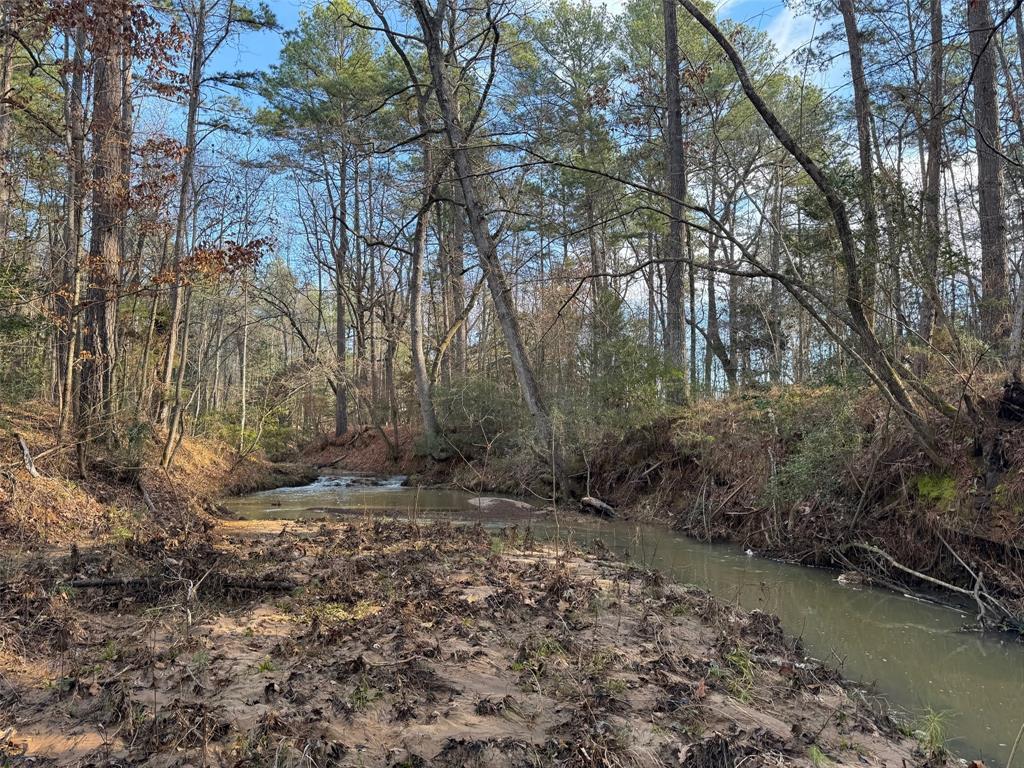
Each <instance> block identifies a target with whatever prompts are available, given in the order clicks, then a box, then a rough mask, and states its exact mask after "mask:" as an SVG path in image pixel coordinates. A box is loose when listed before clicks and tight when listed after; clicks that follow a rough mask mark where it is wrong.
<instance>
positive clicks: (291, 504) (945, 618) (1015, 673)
mask: <svg viewBox="0 0 1024 768" xmlns="http://www.w3.org/2000/svg"><path fill="white" fill-rule="evenodd" d="M402 479H403V478H400V477H395V478H373V477H368V476H358V475H346V476H338V477H322V478H320V479H319V480H317V481H316V482H315V483H313V484H311V485H308V486H303V487H301V488H284V489H279V490H276V491H267V492H263V493H257V494H252V495H250V496H246V497H241V498H237V499H229V500H227V501H226V502H225V503H224V506H225V507H227V508H228V509H230V510H232V511H234V512H236V513H238V514H240V515H242V516H243V517H247V518H256V519H299V518H309V517H317V516H321V515H324V514H332V515H342V514H346V513H347V514H352V513H353V512H355V513H359V512H365V511H367V510H377V511H382V510H393V511H395V512H396V513H398V514H401V515H408V514H410V513H416V514H421V515H423V516H446V517H451V518H453V519H456V520H467V521H472V520H480V521H482V522H483V523H485V524H487V525H510V524H516V525H520V526H524V525H526V524H529V525H531V526H532V527H533V529H534V531H535V532H536V533H537V534H538V535H541V536H543V535H553V534H554V531H555V530H556V528H557V530H558V532H559V534H560V535H561V536H563V537H569V538H571V539H572V540H574V541H577V542H580V543H583V542H586V541H587V540H589V539H592V538H594V537H600V538H601V540H602V541H603V542H604V543H605V544H606V545H608V546H609V547H610V548H612V549H614V550H616V551H619V552H621V553H624V554H626V555H627V556H628V557H629V558H630V559H631V560H633V561H635V562H637V563H639V564H642V565H644V566H646V567H651V568H658V569H660V570H663V571H664V572H665V573H666V574H669V575H671V577H672V578H674V579H675V580H677V581H680V582H685V583H692V584H697V585H699V586H701V587H703V588H705V589H707V590H708V591H710V592H711V593H713V594H714V595H716V596H717V597H719V598H722V599H725V600H729V601H732V602H735V603H737V604H739V605H741V606H743V607H744V608H747V609H753V608H760V609H761V610H764V611H769V612H772V613H775V614H778V616H779V617H780V618H781V619H782V622H783V625H784V626H785V628H786V631H787V632H789V633H790V634H792V635H797V636H800V637H801V638H802V639H803V643H804V646H805V647H806V649H807V651H808V652H809V653H810V654H812V655H813V656H815V657H817V658H820V659H824V660H827V661H829V662H831V663H832V664H834V665H837V666H840V667H841V668H842V670H843V672H844V674H845V675H846V676H847V677H850V678H853V679H855V680H861V681H864V682H868V683H875V684H877V688H878V690H879V691H880V692H882V693H883V694H884V695H885V696H886V698H887V699H888V700H889V701H890V702H891V703H892V704H894V705H896V706H897V707H900V708H902V709H905V710H908V711H911V712H921V711H923V710H925V709H926V708H931V709H932V710H935V711H939V712H946V713H947V724H948V727H947V731H948V733H949V734H950V736H951V737H952V738H953V739H954V741H952V743H951V744H950V746H951V748H952V749H954V751H956V752H958V753H960V754H962V755H964V756H966V757H970V758H984V759H987V760H989V761H990V764H994V765H1005V763H1006V760H1007V758H1008V757H1009V751H1010V742H1012V740H1013V737H1014V736H1015V735H1016V733H1017V730H1018V728H1019V727H1020V725H1021V721H1022V720H1024V645H1021V644H1020V643H1016V642H1014V641H1012V640H1009V639H1005V638H1000V637H996V636H981V635H977V634H972V633H964V632H960V631H959V629H960V627H961V625H962V624H964V623H965V622H967V621H969V620H970V617H968V616H964V615H962V614H960V613H958V612H956V611H953V610H950V609H948V608H942V607H939V606H936V605H932V604H930V603H926V602H922V601H919V600H915V599H912V598H909V597H904V596H902V595H898V594H895V593H892V592H887V591H883V590H878V589H873V588H870V587H851V586H844V585H842V584H839V583H838V582H837V581H836V579H835V574H834V573H832V572H829V571H824V570H818V569H813V568H804V567H800V566H794V565H789V564H786V563H780V562H776V561H773V560H765V559H761V558H758V557H751V556H748V555H747V554H746V553H745V552H744V551H743V550H742V549H740V548H738V547H733V546H729V545H719V544H702V543H700V542H696V541H693V540H691V539H688V538H686V537H684V536H680V535H678V534H674V533H672V532H670V531H667V530H665V529H664V528H659V527H656V526H649V525H638V524H634V523H627V522H620V521H602V520H597V519H594V518H589V517H582V516H578V515H559V516H558V525H557V526H556V525H555V520H554V518H553V517H552V515H551V514H550V513H544V512H542V511H541V510H538V509H534V508H533V507H532V506H531V505H529V504H526V503H525V502H524V501H523V500H514V499H507V498H502V497H480V496H476V495H473V494H470V493H466V492H463V491H454V490H445V489H415V488H407V487H403V486H402V485H401V482H402Z"/></svg>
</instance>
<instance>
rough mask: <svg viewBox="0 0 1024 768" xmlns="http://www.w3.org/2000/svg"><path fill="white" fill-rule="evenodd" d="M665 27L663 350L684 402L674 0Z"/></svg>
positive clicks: (676, 396)
mask: <svg viewBox="0 0 1024 768" xmlns="http://www.w3.org/2000/svg"><path fill="white" fill-rule="evenodd" d="M662 15H663V17H664V19H663V20H664V25H665V99H666V106H667V109H666V113H665V121H666V125H665V166H666V170H667V173H668V179H667V181H668V185H667V186H668V195H669V225H668V242H667V243H666V247H665V259H666V264H665V300H666V303H667V305H668V306H667V307H666V328H665V347H666V350H665V351H666V352H667V354H668V360H669V363H670V364H671V365H672V367H673V368H675V369H676V372H677V378H676V380H674V381H673V382H672V383H671V385H670V387H669V398H670V399H671V400H672V402H675V403H683V402H685V401H686V394H687V393H686V344H685V338H686V335H685V328H684V325H685V323H684V316H685V315H684V308H683V200H684V198H685V197H686V176H685V173H686V171H685V168H684V166H683V124H682V99H681V94H680V92H679V32H678V24H677V22H676V0H662Z"/></svg>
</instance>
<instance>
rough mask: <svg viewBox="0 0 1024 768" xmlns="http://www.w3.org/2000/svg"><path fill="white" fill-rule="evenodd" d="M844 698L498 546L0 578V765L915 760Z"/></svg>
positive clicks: (43, 560) (591, 563)
mask: <svg viewBox="0 0 1024 768" xmlns="http://www.w3.org/2000/svg"><path fill="white" fill-rule="evenodd" d="M862 702H863V697H862V695H861V694H860V692H858V691H857V690H855V689H853V688H851V687H848V686H847V685H846V684H844V683H843V682H842V681H841V680H840V679H839V678H838V676H837V675H835V674H834V673H833V672H832V671H830V670H829V669H827V668H825V667H822V666H820V665H818V664H816V663H812V662H808V661H806V660H805V659H804V658H803V656H802V654H801V653H800V650H799V648H798V647H796V646H795V645H794V644H793V643H792V642H791V641H789V640H787V639H786V638H785V637H784V636H783V634H782V632H781V630H780V628H779V625H778V622H777V621H776V620H775V619H773V618H772V617H770V616H767V615H765V614H761V613H757V612H755V613H750V614H747V613H743V612H740V611H738V610H736V609H733V608H730V607H727V606H725V605H723V604H721V603H719V602H717V601H716V600H714V599H713V598H712V597H710V596H709V595H707V594H706V593H704V592H702V591H700V590H697V589H693V588H682V587H676V586H668V585H665V584H662V583H661V582H660V580H659V579H658V578H657V576H656V575H655V574H652V573H647V572H642V571H637V570H633V569H630V568H628V567H626V566H624V565H623V564H621V563H619V562H615V561H613V560H611V559H608V558H607V557H606V553H604V552H602V551H590V552H578V551H566V550H564V549H559V548H552V546H551V545H544V546H538V545H535V544H534V543H533V542H532V541H531V538H530V536H529V534H528V533H524V532H523V531H517V530H505V531H503V532H501V533H493V532H488V531H486V530H484V529H482V528H479V527H452V526H451V525H450V524H447V523H432V524H429V525H417V524H414V523H411V522H410V523H398V522H382V521H379V520H377V521H374V520H370V519H360V520H354V521H351V522H338V521H334V522H323V523H303V524H294V523H287V524H286V523H280V522H269V523H268V522H240V521H231V522H223V523H221V524H219V525H218V526H217V527H215V528H213V529H211V530H207V531H204V532H202V533H198V534H193V535H190V537H188V538H186V539H181V540H175V539H172V538H154V539H150V540H146V541H140V540H138V539H135V538H133V539H127V540H124V541H121V542H111V543H108V544H102V545H96V546H94V547H91V548H87V547H81V548H78V547H74V548H71V549H66V548H62V549H60V550H53V549H49V550H46V549H44V550H41V551H34V552H31V553H27V552H26V553H21V554H19V553H15V552H7V553H6V554H5V556H4V557H3V570H2V571H0V765H12V766H18V765H61V766H109V765H146V766H185V765H191V766H201V765H230V766H270V765H281V766H286V765H296V766H299V765H302V766H427V765H429V766H548V765H551V766H554V765H559V766H661V765H687V766H740V765H742V766H745V767H747V768H752V767H753V766H768V765H771V766H777V765H798V766H812V765H814V766H821V765H851V766H852V765H878V766H906V765H919V764H923V763H925V762H926V761H927V757H926V756H925V755H924V754H923V753H922V752H921V751H920V749H919V747H918V746H917V744H916V743H915V742H914V741H913V740H911V739H909V738H907V737H906V736H904V735H901V734H900V733H899V732H898V731H897V730H896V729H895V728H894V727H893V724H892V723H891V722H889V721H887V720H880V719H879V718H877V717H876V716H875V715H873V714H872V713H871V712H870V711H869V710H868V708H867V707H866V706H865V705H864V704H863V703H862ZM940 763H941V761H940V760H937V759H932V760H931V762H930V764H933V765H937V764H940Z"/></svg>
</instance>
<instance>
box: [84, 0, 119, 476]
mask: <svg viewBox="0 0 1024 768" xmlns="http://www.w3.org/2000/svg"><path fill="white" fill-rule="evenodd" d="M115 5H116V4H115ZM123 23H124V20H123V19H121V18H119V16H118V14H116V13H115V12H114V9H113V7H112V8H111V9H110V12H109V14H108V15H106V16H105V17H104V19H103V21H102V26H103V27H104V28H105V29H104V30H103V31H102V32H98V33H97V34H96V36H95V37H96V38H97V39H100V40H102V41H103V42H102V43H101V44H100V45H98V46H97V49H96V50H94V52H93V56H94V63H93V69H94V84H93V88H94V97H93V114H92V130H93V151H92V156H93V199H92V235H91V238H90V241H89V261H88V264H89V285H88V289H87V291H86V296H85V300H86V309H85V329H84V331H83V335H84V349H85V353H86V354H85V359H84V361H83V366H82V385H81V387H80V389H79V396H80V398H81V407H80V408H79V418H80V423H79V432H80V438H79V439H80V442H81V444H82V445H83V446H84V445H86V444H87V443H88V442H89V441H90V440H92V439H93V438H94V437H95V434H96V430H97V429H99V428H101V427H106V426H108V425H109V416H110V415H111V414H110V412H109V406H110V397H111V394H112V393H111V374H112V372H113V370H114V362H115V361H114V354H115V349H116V346H115V338H114V334H115V333H116V320H117V295H116V290H117V281H118V275H119V270H120V266H121V241H122V239H121V228H122V227H123V226H124V218H123V214H124V208H125V202H126V199H127V179H126V178H124V176H123V171H124V149H125V148H124V146H123V144H124V141H125V126H124V125H123V123H122V120H123V116H124V114H123V111H122V98H123V95H124V94H123V89H122V78H123V70H122V65H123V56H122V55H121V46H122V34H123V32H122V24H123ZM80 464H81V465H83V466H84V464H85V461H84V451H83V457H82V458H81V459H80Z"/></svg>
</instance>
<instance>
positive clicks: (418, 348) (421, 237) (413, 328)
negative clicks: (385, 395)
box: [409, 118, 438, 450]
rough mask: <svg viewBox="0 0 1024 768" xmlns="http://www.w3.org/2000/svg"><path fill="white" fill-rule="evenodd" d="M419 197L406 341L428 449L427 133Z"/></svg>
mask: <svg viewBox="0 0 1024 768" xmlns="http://www.w3.org/2000/svg"><path fill="white" fill-rule="evenodd" d="M425 123H426V120H425V118H424V121H423V124H421V128H423V127H424V125H425ZM422 143H423V197H422V201H421V203H420V210H419V215H418V216H417V217H416V232H415V234H414V235H413V246H412V264H411V266H410V270H409V343H410V345H411V346H412V370H413V377H414V379H415V380H416V399H417V400H418V401H419V405H420V417H421V419H422V421H423V437H424V440H425V442H426V445H427V446H428V449H429V450H433V448H434V443H435V442H436V440H437V434H438V427H437V414H436V413H435V412H434V400H433V398H432V397H431V394H430V377H429V376H428V374H427V357H426V354H425V353H424V351H423V259H424V257H425V256H426V253H427V229H428V221H429V217H430V209H431V207H432V202H433V196H434V182H433V179H432V178H431V176H432V175H433V171H434V169H433V152H432V150H431V147H430V136H429V135H428V136H426V137H424V139H423V142H422Z"/></svg>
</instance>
